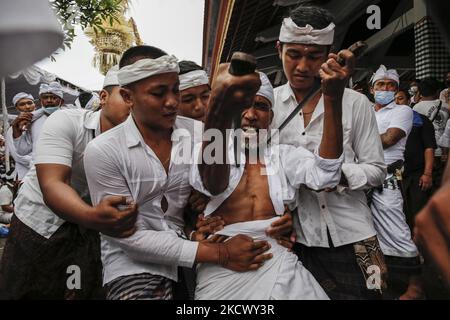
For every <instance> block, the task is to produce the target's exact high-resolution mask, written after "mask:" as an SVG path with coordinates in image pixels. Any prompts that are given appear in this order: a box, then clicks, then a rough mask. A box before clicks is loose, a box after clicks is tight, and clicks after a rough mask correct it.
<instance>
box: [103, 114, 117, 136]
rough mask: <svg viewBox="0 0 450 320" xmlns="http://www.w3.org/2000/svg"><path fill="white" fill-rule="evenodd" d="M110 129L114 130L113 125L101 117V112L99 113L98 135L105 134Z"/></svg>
mask: <svg viewBox="0 0 450 320" xmlns="http://www.w3.org/2000/svg"><path fill="white" fill-rule="evenodd" d="M112 128H114V124H113V123H112V122H111V121H109V120H108V119H107V118H106V117H105V116H104V115H103V112H101V111H100V133H103V132H106V131H108V130H109V129H112Z"/></svg>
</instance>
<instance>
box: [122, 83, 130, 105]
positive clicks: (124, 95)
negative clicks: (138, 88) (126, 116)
mask: <svg viewBox="0 0 450 320" xmlns="http://www.w3.org/2000/svg"><path fill="white" fill-rule="evenodd" d="M120 95H121V96H122V99H123V101H124V102H125V103H126V104H129V105H133V94H132V92H131V90H130V89H128V88H124V87H120Z"/></svg>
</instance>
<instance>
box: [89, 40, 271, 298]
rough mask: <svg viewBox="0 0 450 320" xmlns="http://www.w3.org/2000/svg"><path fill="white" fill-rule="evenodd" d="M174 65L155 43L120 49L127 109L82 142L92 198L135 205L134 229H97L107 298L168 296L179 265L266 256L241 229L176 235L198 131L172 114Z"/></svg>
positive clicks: (241, 267)
mask: <svg viewBox="0 0 450 320" xmlns="http://www.w3.org/2000/svg"><path fill="white" fill-rule="evenodd" d="M178 72H179V67H178V61H177V59H176V58H175V57H174V56H169V55H167V54H166V53H165V52H164V51H162V50H160V49H157V48H154V47H150V46H137V47H133V48H130V49H128V50H127V51H126V52H125V53H124V54H123V56H122V59H121V61H120V70H119V82H120V84H121V86H122V88H121V93H122V96H123V98H124V100H125V101H126V102H128V103H130V104H131V105H132V113H131V116H130V117H129V118H128V119H127V120H126V121H125V122H124V123H123V124H121V125H119V126H117V127H116V128H114V129H113V130H111V131H109V132H108V133H106V134H104V135H102V136H99V137H98V138H97V139H95V140H94V141H92V142H91V143H90V144H89V146H88V147H87V149H86V153H85V157H84V162H85V166H84V167H85V170H86V176H87V179H88V183H89V190H90V193H91V197H92V201H93V203H94V204H96V203H99V202H100V201H101V200H102V199H103V198H104V197H105V196H108V195H121V196H125V197H127V198H131V199H132V201H133V202H134V203H136V204H137V205H138V207H139V214H138V220H137V223H136V226H137V231H136V233H135V234H133V235H131V236H130V237H128V238H124V239H117V238H113V237H109V236H107V235H104V234H102V262H103V282H104V284H105V285H106V289H107V299H110V300H123V299H127V300H134V299H156V300H166V299H172V297H173V289H172V288H173V281H177V280H178V267H179V266H181V267H192V266H193V264H194V263H195V262H209V263H216V264H221V265H222V266H225V267H227V268H229V269H232V270H235V271H247V270H255V269H258V268H259V267H261V265H262V264H263V263H264V261H266V260H268V259H270V257H271V255H270V254H263V253H264V252H265V251H267V250H268V249H269V245H268V243H267V242H266V241H258V242H256V241H253V239H251V238H249V237H246V236H242V235H240V236H236V237H233V238H232V239H230V240H229V241H227V242H225V243H220V244H216V243H209V242H192V241H189V240H185V239H183V238H182V236H183V226H184V220H183V209H184V207H185V206H186V204H187V201H188V197H189V195H190V192H191V186H190V185H189V171H190V166H191V162H192V157H191V154H192V149H193V146H194V145H195V143H196V142H200V141H201V139H202V123H201V122H199V121H195V120H193V119H189V118H185V117H179V116H177V108H178V104H179V99H180V94H179V78H178Z"/></svg>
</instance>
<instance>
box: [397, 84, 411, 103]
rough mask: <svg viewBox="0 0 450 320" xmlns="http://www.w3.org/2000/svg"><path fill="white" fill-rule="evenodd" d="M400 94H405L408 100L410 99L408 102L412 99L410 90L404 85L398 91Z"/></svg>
mask: <svg viewBox="0 0 450 320" xmlns="http://www.w3.org/2000/svg"><path fill="white" fill-rule="evenodd" d="M399 92H403V93H404V94H405V97H406V99H408V100H409V99H411V95H410V94H409V90H408V88H407V87H405V86H403V85H402V86H400V89H398V91H397V93H399Z"/></svg>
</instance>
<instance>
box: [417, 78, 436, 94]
mask: <svg viewBox="0 0 450 320" xmlns="http://www.w3.org/2000/svg"><path fill="white" fill-rule="evenodd" d="M440 88H441V84H440V83H439V81H437V80H436V79H434V78H425V79H423V80H422V81H421V82H420V83H419V92H420V95H421V96H422V97H436V96H438V91H439V89H440Z"/></svg>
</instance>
